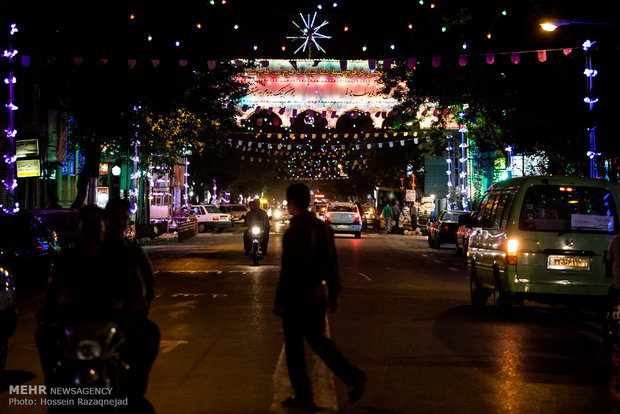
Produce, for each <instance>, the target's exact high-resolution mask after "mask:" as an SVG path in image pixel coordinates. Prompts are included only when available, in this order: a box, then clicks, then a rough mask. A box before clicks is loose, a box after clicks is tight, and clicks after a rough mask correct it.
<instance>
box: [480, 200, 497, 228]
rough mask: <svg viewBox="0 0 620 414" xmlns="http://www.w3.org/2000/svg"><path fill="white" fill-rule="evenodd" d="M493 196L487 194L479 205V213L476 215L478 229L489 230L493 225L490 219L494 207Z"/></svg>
mask: <svg viewBox="0 0 620 414" xmlns="http://www.w3.org/2000/svg"><path fill="white" fill-rule="evenodd" d="M496 197H497V196H496V195H495V194H487V195H486V196H485V198H484V199H483V200H482V204H481V205H480V207H481V209H480V213H479V214H478V218H479V221H478V223H479V225H480V227H484V228H489V227H491V226H492V225H493V222H492V221H491V218H492V217H493V216H492V214H493V206H494V205H495V199H496Z"/></svg>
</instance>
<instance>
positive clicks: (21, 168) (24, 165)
mask: <svg viewBox="0 0 620 414" xmlns="http://www.w3.org/2000/svg"><path fill="white" fill-rule="evenodd" d="M15 165H16V166H17V178H25V177H39V176H40V175H41V163H40V162H39V159H36V160H17V162H16V163H15Z"/></svg>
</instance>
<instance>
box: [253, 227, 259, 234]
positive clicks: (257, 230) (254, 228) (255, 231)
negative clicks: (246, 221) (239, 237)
mask: <svg viewBox="0 0 620 414" xmlns="http://www.w3.org/2000/svg"><path fill="white" fill-rule="evenodd" d="M252 234H256V235H258V234H260V227H252Z"/></svg>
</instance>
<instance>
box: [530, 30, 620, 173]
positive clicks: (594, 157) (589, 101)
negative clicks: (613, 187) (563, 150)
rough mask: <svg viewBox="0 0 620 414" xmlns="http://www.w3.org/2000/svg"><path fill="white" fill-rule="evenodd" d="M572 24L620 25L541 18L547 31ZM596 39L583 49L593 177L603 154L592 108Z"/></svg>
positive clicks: (589, 154) (588, 42) (585, 100)
mask: <svg viewBox="0 0 620 414" xmlns="http://www.w3.org/2000/svg"><path fill="white" fill-rule="evenodd" d="M570 24H581V25H596V26H620V24H617V23H603V22H581V21H574V20H564V19H541V20H540V23H539V25H540V27H541V28H542V30H544V31H547V32H553V31H555V30H556V29H557V28H558V27H560V26H566V25H570ZM595 43H596V41H594V42H592V41H590V40H586V41H585V42H583V45H582V47H583V50H584V51H585V52H586V68H585V70H584V72H583V73H584V75H586V77H587V78H588V79H587V82H586V97H585V98H584V99H583V100H584V102H585V103H586V104H588V112H589V113H590V125H588V127H587V131H588V136H589V141H590V143H589V147H588V152H587V153H586V155H587V156H588V158H589V159H590V177H591V178H599V176H598V162H597V157H598V156H599V155H601V153H600V152H598V151H597V149H596V126H595V125H593V124H594V121H593V117H592V110H593V109H594V104H595V103H597V102H598V98H596V97H594V96H592V83H593V79H594V77H595V76H596V75H597V74H598V71H597V70H596V69H594V68H593V67H592V54H591V51H590V49H591V48H592V46H594V44H595Z"/></svg>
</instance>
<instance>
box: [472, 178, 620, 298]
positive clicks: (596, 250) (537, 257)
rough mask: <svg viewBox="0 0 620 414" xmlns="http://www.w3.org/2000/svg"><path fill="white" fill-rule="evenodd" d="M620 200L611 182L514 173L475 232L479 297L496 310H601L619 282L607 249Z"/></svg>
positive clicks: (485, 208)
mask: <svg viewBox="0 0 620 414" xmlns="http://www.w3.org/2000/svg"><path fill="white" fill-rule="evenodd" d="M618 206H620V200H619V199H618V195H617V192H616V190H615V188H614V186H613V185H612V184H611V183H610V182H607V181H602V180H597V179H590V178H579V177H560V176H558V177H556V176H542V177H541V176H530V177H519V178H512V179H508V180H506V181H502V182H499V183H496V184H493V186H491V187H490V188H489V189H488V190H487V191H486V193H485V194H484V197H483V199H482V202H481V204H480V209H479V210H478V216H477V219H476V222H474V225H473V228H472V232H471V235H470V238H469V250H468V253H467V256H468V258H467V264H468V266H467V267H468V273H469V285H470V294H471V302H472V304H473V305H474V306H475V307H482V306H485V305H486V303H487V301H488V299H489V297H491V298H492V304H493V305H494V306H495V307H496V308H504V307H507V306H510V305H512V304H523V302H524V301H525V300H530V301H534V302H539V303H546V304H552V305H556V304H565V305H569V306H576V307H579V308H589V309H599V308H600V307H601V306H604V303H605V297H606V296H607V293H608V290H609V287H610V286H611V283H612V277H611V274H609V272H608V271H607V270H606V269H607V266H606V263H605V260H604V258H605V252H606V250H607V247H608V245H609V242H610V240H611V239H612V238H613V237H614V236H615V235H616V234H618V232H619V231H620V224H619V223H618V217H619V211H618Z"/></svg>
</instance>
